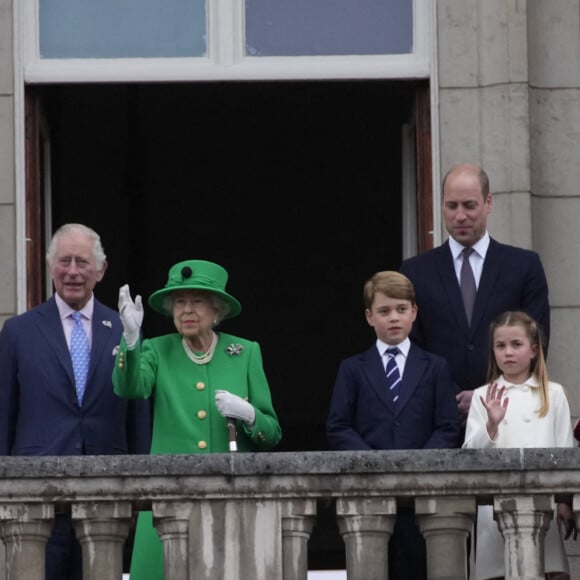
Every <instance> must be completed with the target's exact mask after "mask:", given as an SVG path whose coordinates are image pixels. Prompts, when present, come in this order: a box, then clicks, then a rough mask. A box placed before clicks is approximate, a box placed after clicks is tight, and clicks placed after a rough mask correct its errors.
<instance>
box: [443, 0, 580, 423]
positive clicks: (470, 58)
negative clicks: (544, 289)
mask: <svg viewBox="0 0 580 580" xmlns="http://www.w3.org/2000/svg"><path fill="white" fill-rule="evenodd" d="M579 16H580V8H579V1H578V0H555V1H550V2H545V1H543V0H528V1H525V0H439V1H438V2H437V59H438V62H437V64H438V74H439V101H440V108H439V113H438V123H439V131H440V163H441V167H440V170H441V174H442V175H443V174H444V173H445V171H446V170H447V169H448V168H449V167H450V166H451V165H453V164H455V163H458V162H462V161H473V162H476V163H480V164H481V165H482V166H483V167H484V168H485V169H486V171H487V172H488V174H489V176H490V180H491V187H492V190H493V192H494V209H493V212H492V215H491V217H490V223H489V228H490V233H491V234H492V236H494V237H496V238H497V239H499V240H500V241H503V242H506V243H511V244H515V245H519V246H523V247H527V248H531V249H534V250H536V251H537V252H538V253H539V254H540V256H541V258H542V261H543V263H544V266H545V269H546V275H547V278H548V284H549V286H550V301H551V305H552V319H553V324H552V335H551V336H552V338H551V345H550V357H549V367H550V372H551V375H552V376H553V378H554V379H555V380H558V381H559V382H562V383H563V384H564V385H565V386H566V387H567V389H568V393H569V396H570V400H571V406H572V413H573V415H574V416H578V415H579V414H580V379H579V378H578V377H580V363H579V362H578V361H579V357H578V353H580V332H578V331H577V330H575V329H577V328H580V228H578V225H577V224H578V217H579V216H580V211H579V210H580V203H579V202H580V188H579V185H578V184H580V34H579Z"/></svg>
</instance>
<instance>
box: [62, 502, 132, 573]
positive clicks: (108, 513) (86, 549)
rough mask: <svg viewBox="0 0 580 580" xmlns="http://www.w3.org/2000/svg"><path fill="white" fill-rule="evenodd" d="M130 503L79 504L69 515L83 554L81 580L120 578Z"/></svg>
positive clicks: (74, 506) (72, 508)
mask: <svg viewBox="0 0 580 580" xmlns="http://www.w3.org/2000/svg"><path fill="white" fill-rule="evenodd" d="M131 513H132V508H131V503H130V502H116V501H111V502H104V501H99V502H82V503H76V504H73V505H72V507H71V515H72V520H73V525H74V528H75V533H76V536H77V538H78V540H79V542H80V544H81V548H82V551H83V580H102V579H103V578H121V577H122V576H123V547H124V545H125V540H126V539H127V536H128V534H129V530H130V527H131Z"/></svg>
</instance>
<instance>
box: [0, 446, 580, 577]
mask: <svg viewBox="0 0 580 580" xmlns="http://www.w3.org/2000/svg"><path fill="white" fill-rule="evenodd" d="M319 499H332V500H333V501H335V503H336V518H337V523H338V529H339V531H340V534H341V536H342V538H343V540H344V546H345V557H346V565H347V572H348V578H349V580H379V579H380V580H385V578H386V577H387V575H386V569H387V564H388V555H387V545H388V541H389V538H390V536H391V534H392V532H393V525H394V519H395V515H396V513H397V508H398V507H401V506H411V505H413V506H414V507H415V510H416V513H417V516H418V521H419V525H420V528H421V531H422V533H423V534H424V536H425V538H426V543H427V559H428V570H429V578H430V579H431V580H437V579H445V580H453V579H457V580H465V578H466V575H467V560H468V554H467V553H466V538H467V536H468V534H469V533H470V531H471V528H472V525H473V521H474V516H475V513H476V508H477V505H478V504H483V503H487V504H489V503H493V505H494V509H495V512H496V517H497V520H498V522H499V526H500V529H501V530H502V532H503V534H504V537H505V538H506V552H505V562H506V566H507V568H506V570H507V578H510V579H516V578H517V579H539V578H543V538H544V533H545V528H546V526H547V524H548V522H549V521H550V519H551V518H552V517H553V513H554V508H555V502H556V501H563V500H565V501H570V502H572V505H573V508H574V511H575V513H576V517H577V518H578V517H579V516H580V450H579V449H497V450H432V451H368V452H358V451H353V452H330V451H321V452H303V453H230V454H215V455H154V456H143V455H141V456H83V457H2V458H0V537H1V538H2V540H3V543H4V548H5V549H4V552H5V554H4V558H5V566H0V580H38V579H40V578H44V545H45V542H46V540H47V538H48V536H49V534H50V529H51V524H52V519H53V517H54V514H55V513H56V512H62V511H66V512H70V513H71V515H72V518H73V521H74V522H75V528H76V531H77V535H78V537H79V539H80V542H81V545H82V549H83V565H84V574H83V575H84V579H85V580H103V579H104V578H106V579H120V578H121V576H122V559H123V548H124V543H125V540H126V538H127V537H128V534H129V531H130V529H131V526H132V523H133V518H134V516H135V514H136V513H137V512H138V511H139V510H151V511H152V512H153V516H154V521H155V524H156V527H157V530H158V532H159V535H160V537H161V540H162V542H163V546H164V551H165V555H166V558H165V560H166V564H165V578H166V580H184V579H187V578H191V579H194V578H195V580H246V579H252V580H306V577H307V569H308V542H309V538H310V535H311V533H312V530H313V526H314V525H315V522H316V516H317V514H316V511H317V509H316V508H317V500H319ZM0 559H1V558H0ZM4 568H5V578H4V577H3V571H4Z"/></svg>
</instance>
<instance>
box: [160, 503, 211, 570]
mask: <svg viewBox="0 0 580 580" xmlns="http://www.w3.org/2000/svg"><path fill="white" fill-rule="evenodd" d="M192 505H193V503H192V502H190V501H156V502H153V523H154V525H155V528H156V529H157V533H158V534H159V537H160V538H161V542H162V543H163V555H164V560H165V562H164V564H165V568H164V570H165V579H166V580H183V579H184V578H189V550H188V539H189V518H190V515H191V510H192ZM202 577H203V576H200V578H202Z"/></svg>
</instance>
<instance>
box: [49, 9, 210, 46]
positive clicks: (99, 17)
mask: <svg viewBox="0 0 580 580" xmlns="http://www.w3.org/2000/svg"><path fill="white" fill-rule="evenodd" d="M39 4H40V56H41V58H133V57H185V56H204V55H205V54H206V26H205V0H171V1H169V0H40V1H39Z"/></svg>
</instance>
